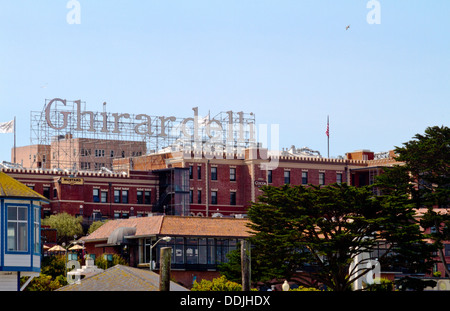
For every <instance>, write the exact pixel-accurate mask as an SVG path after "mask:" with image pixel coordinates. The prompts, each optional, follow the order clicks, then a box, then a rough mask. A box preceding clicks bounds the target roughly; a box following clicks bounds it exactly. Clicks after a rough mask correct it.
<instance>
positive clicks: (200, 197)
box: [197, 190, 202, 204]
mask: <svg viewBox="0 0 450 311" xmlns="http://www.w3.org/2000/svg"><path fill="white" fill-rule="evenodd" d="M197 203H198V204H201V203H202V191H201V190H197Z"/></svg>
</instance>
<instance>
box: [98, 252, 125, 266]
mask: <svg viewBox="0 0 450 311" xmlns="http://www.w3.org/2000/svg"><path fill="white" fill-rule="evenodd" d="M103 255H108V254H102V255H101V256H98V257H97V258H96V259H95V265H96V266H97V267H99V268H100V269H104V270H106V269H108V268H111V267H113V266H115V265H123V266H128V263H127V261H126V260H125V259H124V258H123V257H122V256H120V255H118V254H113V255H112V261H111V262H108V260H107V259H106V258H105V256H103Z"/></svg>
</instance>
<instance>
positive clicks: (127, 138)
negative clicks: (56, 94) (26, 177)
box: [30, 99, 256, 170]
mask: <svg viewBox="0 0 450 311" xmlns="http://www.w3.org/2000/svg"><path fill="white" fill-rule="evenodd" d="M192 110H193V111H194V113H193V116H192V117H189V118H179V117H174V116H170V117H164V116H150V115H146V114H137V115H135V114H129V113H110V112H107V111H106V103H103V111H102V112H93V111H87V110H86V102H83V101H80V100H76V101H68V100H63V99H51V100H49V99H46V100H45V105H44V108H43V110H42V111H31V115H30V119H31V121H30V144H31V145H47V146H51V147H50V149H51V152H50V157H51V159H47V161H48V160H50V161H51V168H61V169H75V170H99V169H101V168H102V167H103V165H104V166H105V167H107V168H108V169H110V168H112V166H111V165H110V164H112V159H113V158H121V157H130V156H139V155H144V154H146V153H157V152H164V151H178V150H201V151H217V150H224V151H225V150H227V151H230V150H231V151H236V150H242V148H248V147H251V146H256V138H255V115H254V114H253V113H244V112H233V111H227V112H220V113H218V114H217V115H215V116H214V117H210V114H208V115H207V116H206V117H200V116H198V109H197V108H193V109H192ZM117 144H119V145H120V147H121V150H120V151H118V152H112V151H111V152H110V153H108V152H106V153H105V154H99V153H100V152H102V150H105V149H108V146H111V145H117ZM93 145H95V148H96V149H95V150H91V149H92V146H93ZM88 146H89V147H88ZM142 146H145V147H142ZM142 149H144V150H142ZM103 152H104V151H103ZM42 156H44V155H43V154H42V155H39V154H38V155H37V157H40V158H41V159H42ZM47 156H48V155H47ZM101 158H107V159H108V161H109V162H108V161H106V162H105V161H104V160H103V162H101ZM99 161H100V162H99ZM97 162H98V163H97ZM83 163H84V165H83ZM89 163H93V165H90V164H89ZM108 163H109V164H108ZM87 164H89V165H87ZM94 164H95V165H94ZM97 164H98V165H97Z"/></svg>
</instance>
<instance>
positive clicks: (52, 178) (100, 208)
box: [2, 168, 159, 221]
mask: <svg viewBox="0 0 450 311" xmlns="http://www.w3.org/2000/svg"><path fill="white" fill-rule="evenodd" d="M2 171H3V172H5V173H6V174H8V175H9V176H11V177H13V178H15V179H16V180H18V181H20V182H21V183H23V184H25V185H27V186H28V187H30V188H32V189H33V190H35V191H36V192H38V193H39V194H42V195H43V196H45V197H46V198H48V199H49V200H50V203H49V204H46V205H44V206H43V217H45V216H49V215H52V214H57V213H62V212H66V213H69V214H71V215H76V216H83V217H85V218H86V219H87V220H90V221H93V220H101V219H103V218H110V219H112V218H128V217H130V216H137V217H140V216H147V214H149V213H151V212H152V206H153V203H154V202H155V201H156V199H157V196H158V183H159V179H158V175H155V174H153V173H152V172H129V173H128V174H118V173H114V174H109V173H94V172H76V173H74V172H68V171H55V170H29V169H5V168H3V169H2Z"/></svg>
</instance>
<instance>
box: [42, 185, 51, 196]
mask: <svg viewBox="0 0 450 311" xmlns="http://www.w3.org/2000/svg"><path fill="white" fill-rule="evenodd" d="M43 196H44V197H46V198H47V199H50V187H44V192H43Z"/></svg>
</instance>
